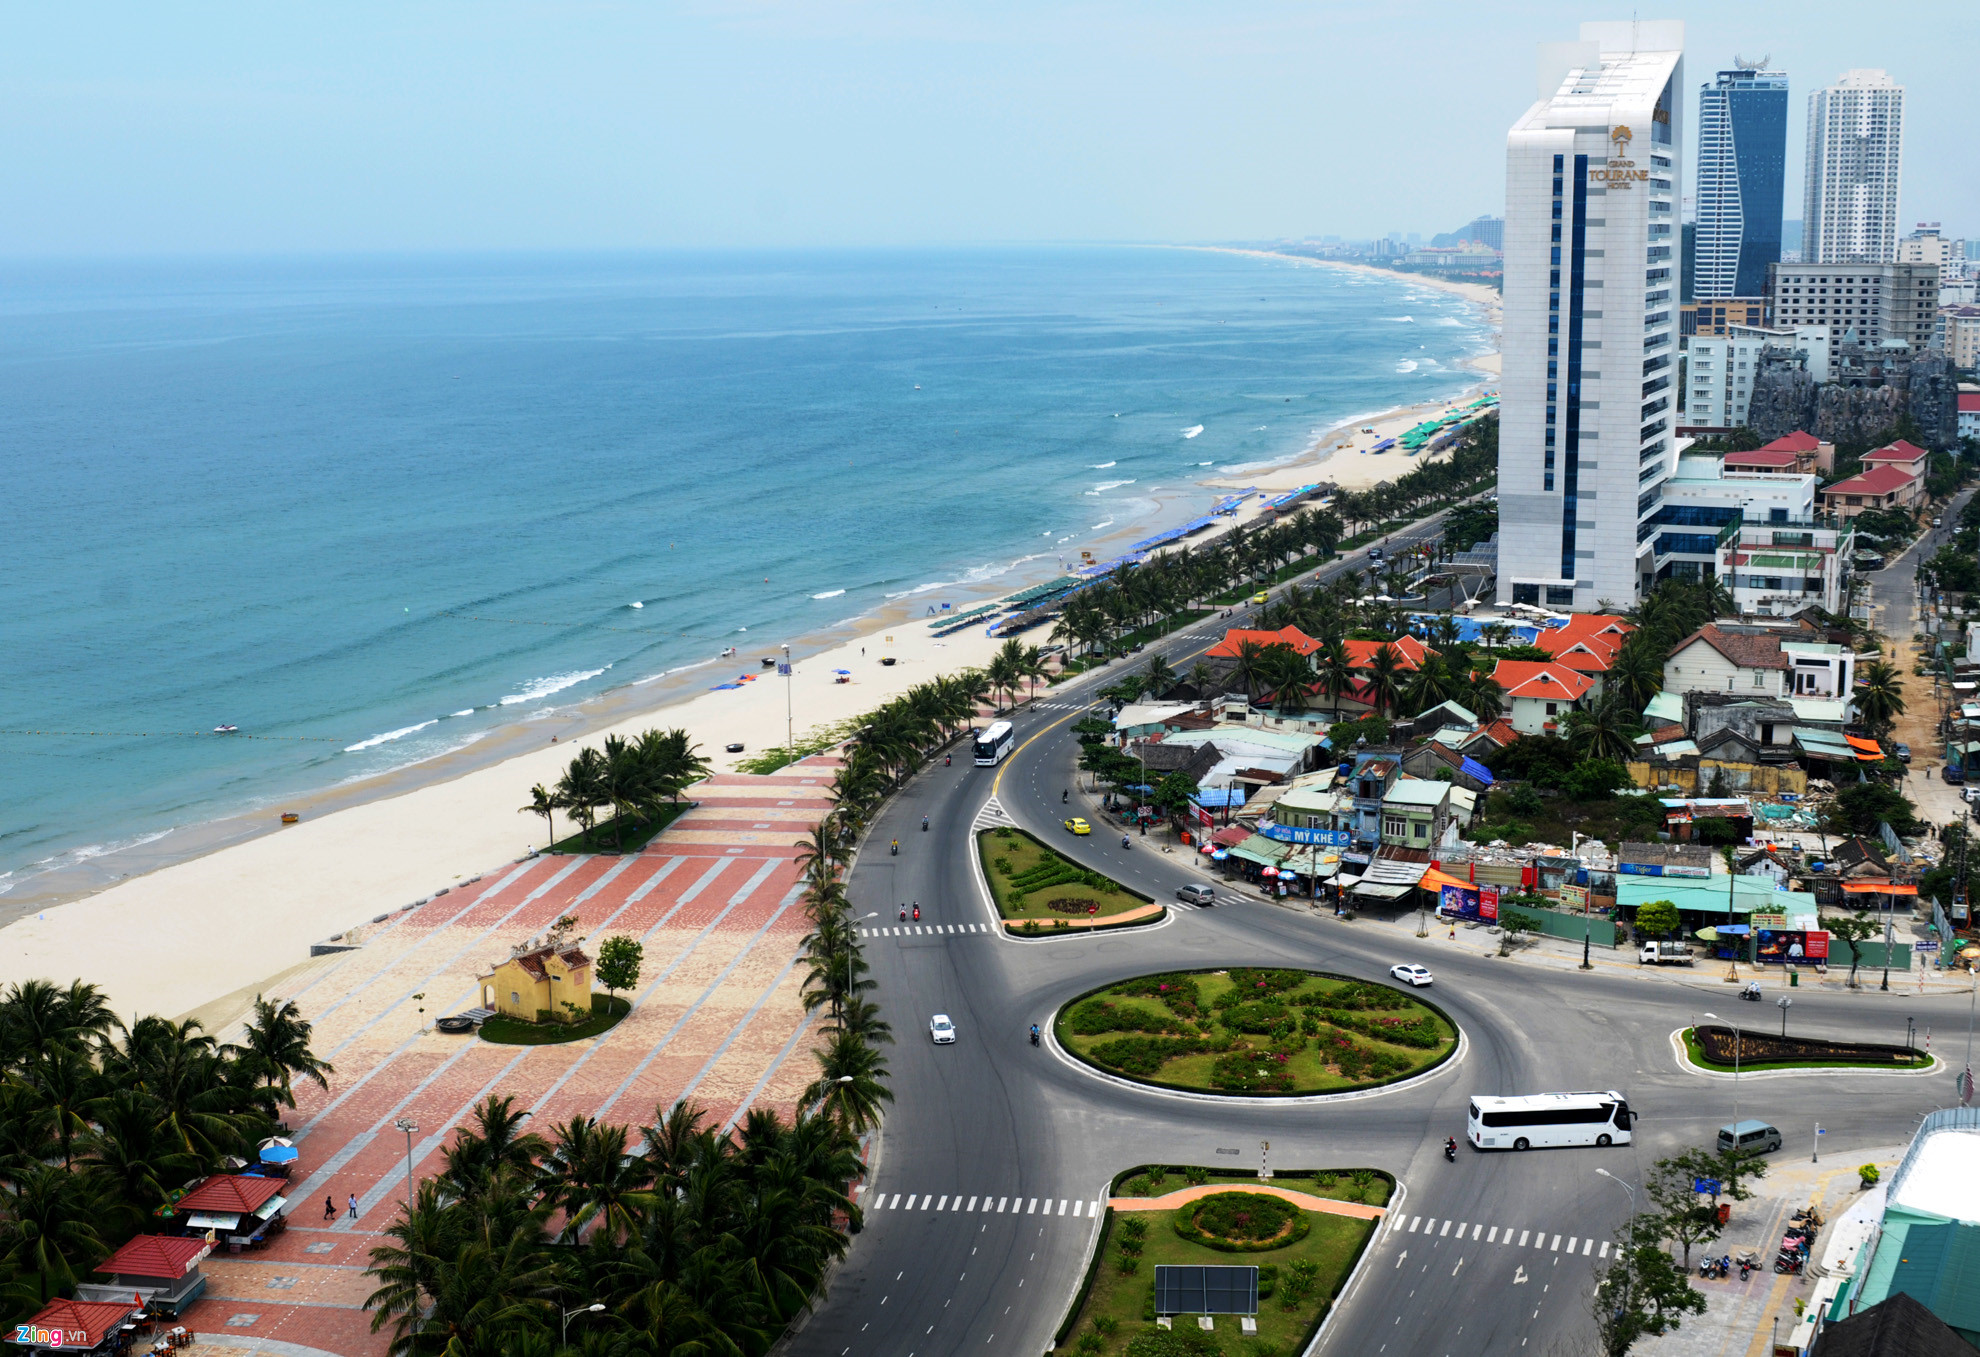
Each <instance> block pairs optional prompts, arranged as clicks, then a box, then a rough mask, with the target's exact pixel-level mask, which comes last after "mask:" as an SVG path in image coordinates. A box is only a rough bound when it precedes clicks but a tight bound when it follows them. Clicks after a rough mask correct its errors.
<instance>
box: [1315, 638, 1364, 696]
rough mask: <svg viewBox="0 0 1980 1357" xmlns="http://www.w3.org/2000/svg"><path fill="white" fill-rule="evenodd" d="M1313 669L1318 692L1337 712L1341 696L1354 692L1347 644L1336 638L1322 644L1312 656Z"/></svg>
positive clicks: (1353, 675) (1351, 666)
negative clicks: (1317, 679) (1317, 678)
mask: <svg viewBox="0 0 1980 1357" xmlns="http://www.w3.org/2000/svg"><path fill="white" fill-rule="evenodd" d="M1313 662H1314V666H1313V667H1314V669H1315V670H1316V671H1317V673H1318V676H1319V679H1320V691H1321V692H1323V693H1325V694H1326V695H1327V697H1328V698H1329V699H1330V700H1331V701H1332V702H1333V704H1334V710H1335V711H1339V710H1340V707H1341V698H1342V696H1343V695H1345V694H1347V693H1350V692H1352V691H1353V690H1354V685H1355V674H1354V660H1353V659H1352V658H1351V657H1350V656H1349V655H1348V649H1347V643H1346V642H1345V641H1343V640H1341V638H1340V637H1338V636H1336V637H1334V638H1332V639H1330V640H1328V641H1326V642H1324V643H1323V644H1322V645H1321V647H1320V649H1319V650H1317V651H1315V652H1314V654H1313Z"/></svg>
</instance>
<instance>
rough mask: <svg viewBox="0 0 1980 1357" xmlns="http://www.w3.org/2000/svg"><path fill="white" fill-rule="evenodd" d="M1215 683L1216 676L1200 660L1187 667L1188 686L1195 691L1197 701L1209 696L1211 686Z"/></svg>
mask: <svg viewBox="0 0 1980 1357" xmlns="http://www.w3.org/2000/svg"><path fill="white" fill-rule="evenodd" d="M1216 681H1217V676H1216V674H1215V672H1214V671H1213V670H1212V669H1211V668H1210V666H1209V665H1207V664H1205V663H1204V662H1203V661H1202V660H1198V661H1197V662H1196V663H1195V664H1192V665H1191V666H1190V667H1189V686H1190V687H1191V688H1193V689H1195V690H1196V696H1197V697H1198V698H1199V699H1200V698H1206V697H1208V696H1210V689H1211V686H1212V685H1213V684H1215V683H1216Z"/></svg>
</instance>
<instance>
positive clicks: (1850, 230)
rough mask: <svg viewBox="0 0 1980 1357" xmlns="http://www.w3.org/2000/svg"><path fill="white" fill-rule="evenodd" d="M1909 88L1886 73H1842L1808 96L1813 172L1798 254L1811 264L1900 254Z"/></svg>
mask: <svg viewBox="0 0 1980 1357" xmlns="http://www.w3.org/2000/svg"><path fill="white" fill-rule="evenodd" d="M1903 150H1904V86H1902V85H1899V84H1894V83H1893V82H1892V80H1891V78H1890V76H1888V75H1886V74H1885V73H1884V72H1882V71H1845V72H1844V73H1843V76H1842V79H1840V80H1838V81H1836V83H1835V84H1833V85H1830V86H1829V87H1828V88H1827V89H1819V90H1816V91H1814V92H1813V93H1811V94H1810V95H1809V96H1808V178H1807V186H1806V189H1805V194H1806V196H1805V197H1804V199H1803V201H1802V208H1801V221H1802V226H1801V231H1802V236H1801V258H1802V259H1803V261H1805V262H1807V263H1810V264H1889V263H1894V262H1895V261H1896V260H1897V257H1898V255H1897V250H1898V231H1899V225H1898V178H1899V169H1900V167H1901V160H1902V153H1903Z"/></svg>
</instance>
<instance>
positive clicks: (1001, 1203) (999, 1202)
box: [997, 1197, 1010, 1211]
mask: <svg viewBox="0 0 1980 1357" xmlns="http://www.w3.org/2000/svg"><path fill="white" fill-rule="evenodd" d="M1009 1200H1010V1198H1009V1197H999V1198H997V1209H998V1210H999V1211H1001V1210H1003V1209H1004V1203H1005V1202H1007V1201H1009Z"/></svg>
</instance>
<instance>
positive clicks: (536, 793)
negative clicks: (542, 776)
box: [516, 782, 557, 851]
mask: <svg viewBox="0 0 1980 1357" xmlns="http://www.w3.org/2000/svg"><path fill="white" fill-rule="evenodd" d="M556 813H557V799H556V797H554V796H552V795H551V794H550V792H549V791H548V789H546V788H545V787H544V785H543V784H542V783H541V782H539V783H537V784H536V785H535V786H534V787H531V788H530V789H529V804H528V805H527V806H517V807H516V814H518V815H541V816H542V817H543V826H544V830H543V832H544V833H545V834H547V835H549V836H550V844H549V847H550V848H555V847H556V846H557V822H556V821H555V820H554V819H552V818H551V817H552V816H554V815H555V814H556ZM545 851H548V850H547V849H546V850H545Z"/></svg>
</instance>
